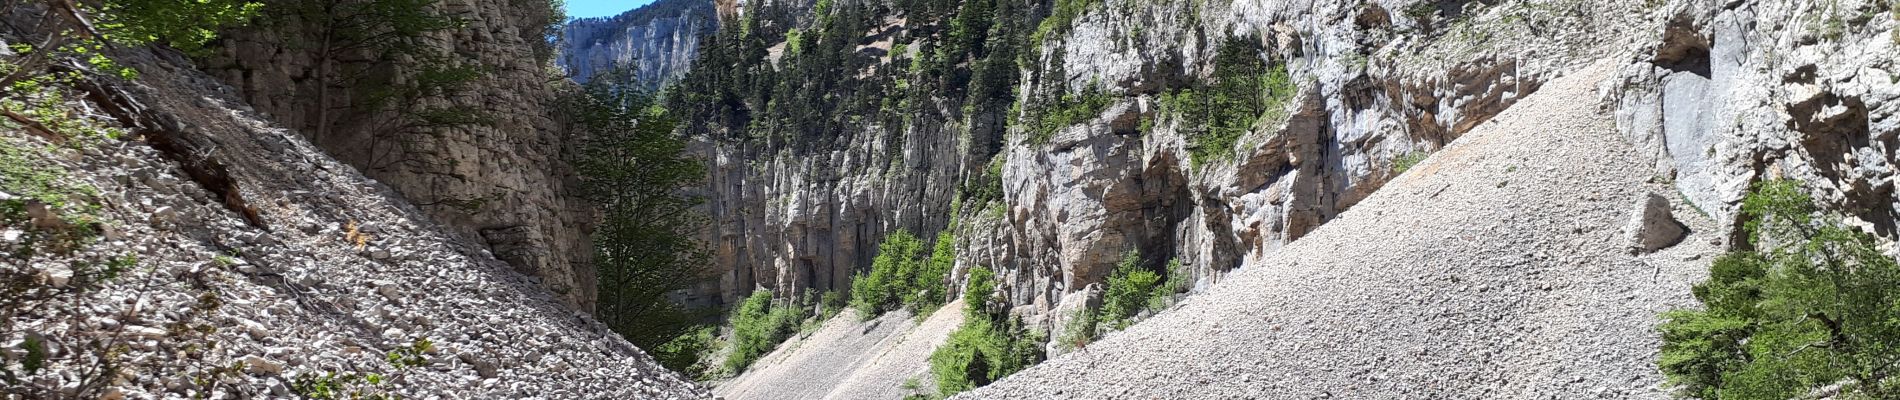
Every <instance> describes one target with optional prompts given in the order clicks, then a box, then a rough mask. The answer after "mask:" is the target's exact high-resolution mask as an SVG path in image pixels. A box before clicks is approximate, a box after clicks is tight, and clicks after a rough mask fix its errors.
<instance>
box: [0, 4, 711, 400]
mask: <svg viewBox="0 0 1900 400" xmlns="http://www.w3.org/2000/svg"><path fill="white" fill-rule="evenodd" d="M38 4H40V3H28V4H27V5H22V6H20V7H10V8H7V9H6V10H5V11H4V12H0V20H5V21H7V23H8V24H9V25H13V26H34V24H33V23H32V22H33V21H51V20H54V19H57V18H61V17H59V16H57V15H55V14H51V13H47V12H44V11H40V10H37V9H39V6H38ZM35 29H40V28H35ZM32 35H33V33H32V31H27V32H25V33H22V32H18V31H9V32H6V33H4V34H0V49H18V48H20V47H13V46H11V45H19V44H22V43H44V42H45V41H44V40H43V39H41V38H40V37H38V36H32ZM104 55H105V56H107V57H111V58H112V59H113V60H115V61H116V62H117V63H118V64H119V65H123V66H127V67H130V68H135V69H136V70H138V71H139V72H140V73H139V74H138V77H137V78H136V79H129V80H126V79H120V78H119V77H117V76H116V75H108V74H94V73H77V72H76V73H73V74H72V75H71V76H72V78H67V79H61V80H57V81H48V82H51V84H50V85H45V86H40V87H39V88H35V89H34V90H36V91H44V92H42V93H58V94H59V95H58V96H52V97H37V98H35V97H26V96H24V95H25V94H23V93H8V94H7V105H6V106H4V107H0V108H4V109H5V111H6V113H7V114H9V115H19V114H15V113H16V112H17V111H16V110H20V109H19V108H15V107H19V104H23V103H20V101H31V102H32V103H24V104H32V107H33V109H34V111H33V114H31V115H34V116H35V118H42V119H43V120H45V121H48V122H54V121H57V122H59V123H57V124H50V125H44V126H51V127H55V128H53V130H48V131H44V132H35V131H34V129H39V128H28V127H23V126H20V125H13V124H12V123H8V124H5V125H4V126H0V161H3V162H0V164H3V165H4V169H5V174H0V175H3V176H0V203H3V204H0V205H3V206H4V207H3V208H6V209H7V210H20V209H22V208H24V209H26V210H34V211H29V212H26V213H21V212H17V211H7V212H5V213H3V214H5V215H3V216H0V253H4V254H6V255H5V256H3V257H0V274H4V275H5V276H6V277H7V278H6V280H7V282H9V283H8V289H7V291H6V295H5V296H4V297H5V298H6V300H7V301H6V303H7V304H6V307H5V311H6V313H7V320H6V323H5V327H4V328H0V342H4V343H8V345H7V350H6V354H8V355H7V356H6V357H4V358H5V365H6V369H7V371H8V372H7V374H8V375H9V376H10V379H7V380H6V382H4V383H0V393H4V394H0V397H5V398H108V399H116V398H135V399H143V398H303V397H313V398H314V397H334V396H357V397H383V396H387V397H404V398H426V397H431V396H437V397H451V398H523V397H535V396H547V397H560V398H707V397H710V396H709V394H708V393H706V392H705V391H704V390H703V389H701V388H698V387H696V386H695V384H694V383H693V382H691V381H690V380H687V379H685V378H683V377H680V376H679V375H678V374H675V373H672V372H669V371H666V370H664V369H663V368H661V367H660V366H659V365H658V364H657V363H654V362H653V361H652V359H651V358H649V357H647V356H646V355H645V354H644V353H643V352H641V351H640V349H637V348H635V347H634V346H633V345H631V344H629V343H627V342H626V341H625V340H623V339H621V338H620V337H619V336H618V335H616V334H614V333H613V332H611V331H608V330H607V328H606V327H605V326H604V325H602V324H600V323H598V322H596V321H594V320H593V319H592V318H590V317H588V316H587V315H585V314H582V313H577V312H575V311H574V310H573V309H572V308H570V307H569V306H568V305H566V304H563V299H560V298H557V297H556V296H553V295H550V293H549V292H548V291H547V290H546V289H544V288H543V287H541V285H540V284H537V282H535V281H534V280H533V279H531V278H530V277H528V276H526V275H523V274H520V273H518V272H516V271H515V269H516V268H518V266H510V265H508V264H505V263H503V262H501V261H500V260H498V259H497V256H501V257H506V256H507V254H506V253H502V254H490V253H491V251H492V250H493V249H492V248H490V246H486V245H483V244H482V242H478V241H470V240H467V238H464V237H458V236H459V235H457V233H458V232H462V233H467V230H469V229H471V227H472V226H470V225H456V226H445V225H443V224H438V223H437V222H435V220H436V218H432V217H431V215H430V213H426V212H425V211H424V210H423V209H420V208H419V207H417V206H415V205H413V204H411V203H409V202H407V201H404V200H403V198H402V197H403V196H405V195H406V196H410V197H415V196H417V195H418V193H416V192H410V193H407V194H398V193H397V192H396V191H393V190H391V189H392V187H391V185H386V184H384V183H379V182H378V181H376V180H372V179H370V178H369V177H367V176H365V175H366V174H363V173H359V172H358V171H359V170H361V169H362V168H361V167H352V166H350V165H346V164H344V163H341V162H338V161H337V160H335V159H333V158H331V157H330V156H329V155H328V154H330V153H333V152H335V150H334V149H325V148H321V147H318V146H315V145H314V144H313V143H311V142H310V141H308V140H306V139H305V138H304V137H303V134H302V133H301V132H300V131H296V130H291V129H286V128H285V127H283V126H279V125H276V124H274V123H272V122H270V121H269V120H268V119H264V118H262V117H261V116H260V115H259V113H257V112H256V111H255V110H254V109H253V108H252V107H250V106H248V105H246V104H245V103H244V100H243V99H241V98H239V96H237V94H238V93H239V92H238V91H237V90H234V88H232V87H229V86H225V85H222V84H220V83H218V81H217V79H216V78H213V77H210V76H208V75H206V74H203V73H200V72H199V71H197V70H196V69H195V67H196V66H195V65H193V63H192V62H191V61H190V60H188V59H186V58H185V57H183V56H182V55H179V54H178V53H177V52H176V51H171V50H166V49H148V48H131V47H130V46H122V47H121V48H119V49H114V50H111V51H109V52H106V53H105V54H104ZM24 58H26V57H23V56H22V55H20V54H18V53H14V52H13V51H10V50H0V64H4V65H7V66H9V67H12V66H19V65H22V64H21V60H22V59H24ZM56 61H57V63H59V64H66V63H68V62H71V61H76V60H64V59H56ZM83 63H84V62H83V61H79V64H73V65H83ZM22 71H24V73H26V74H28V75H25V76H34V75H35V74H43V73H47V72H45V70H44V69H41V70H22ZM253 89H254V90H256V89H258V88H253ZM253 95H256V93H253ZM47 117H55V118H60V119H58V120H55V119H50V118H47ZM109 133H110V134H112V135H111V136H108V134H109ZM490 133H493V132H490ZM483 139H488V140H494V139H499V137H493V136H490V137H484V138H483ZM473 143H481V144H484V145H485V146H500V145H509V144H511V143H507V142H498V143H497V142H489V141H487V140H483V141H479V142H473ZM537 145H540V144H537ZM518 147H520V148H529V147H531V146H527V145H519V146H518ZM469 151H474V150H473V149H470V150H469ZM509 151H524V150H520V149H513V150H509ZM490 154H493V153H490ZM502 154H514V153H502ZM350 155H352V156H355V154H350ZM484 165H492V164H484ZM22 167H25V168H28V169H25V170H22V169H21V168H22ZM483 168H492V167H483ZM396 176H398V177H401V176H407V175H396ZM507 176H508V175H498V176H486V177H484V178H489V179H494V178H503V177H507ZM22 178H32V179H35V181H23V180H20V179H22ZM517 179H519V176H517ZM397 182H398V183H403V182H405V181H397ZM411 183H413V182H411ZM494 184H517V185H521V187H529V185H534V184H538V183H529V182H515V183H507V182H494ZM34 185H44V186H43V187H36V186H34ZM21 188H25V189H29V190H20V189H21ZM409 189H411V190H413V189H415V187H409ZM8 192H10V193H8ZM49 203H50V204H54V206H52V208H51V209H50V212H49V211H48V206H47V205H46V204H49ZM60 203H68V204H69V206H67V207H61V206H59V205H58V204H60ZM431 211H439V210H431ZM527 212H528V211H523V212H522V213H524V214H525V213H527ZM54 213H57V214H54ZM21 214H26V215H24V216H23V215H21ZM509 215H520V214H509ZM436 217H437V218H439V217H440V214H437V216H436ZM67 221H74V222H78V223H69V222H67ZM448 222H451V223H466V222H467V221H463V220H449V221H448ZM60 241H69V244H60ZM105 260H111V261H110V262H111V264H109V265H111V267H109V268H102V266H104V265H107V264H101V263H100V262H101V261H105ZM391 356H399V359H398V360H392V359H391V358H390V357H391ZM35 359H38V360H37V361H31V360H35ZM16 365H21V366H24V367H17V366H16Z"/></svg>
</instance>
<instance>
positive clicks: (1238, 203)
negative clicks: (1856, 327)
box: [680, 0, 1900, 327]
mask: <svg viewBox="0 0 1900 400" xmlns="http://www.w3.org/2000/svg"><path fill="white" fill-rule="evenodd" d="M924 3H928V2H924ZM1054 3H1058V4H1069V5H1075V4H1080V6H1079V7H1080V8H1079V11H1076V9H1068V10H1064V9H1058V8H1057V7H1056V5H1057V4H1050V2H1037V1H976V2H962V3H959V4H954V5H952V6H950V8H948V9H935V8H930V7H929V6H927V5H925V6H914V7H916V8H910V9H905V8H903V7H895V8H896V9H882V8H875V7H872V8H867V9H862V10H860V9H858V8H856V7H853V6H851V5H850V4H853V3H851V2H838V3H837V4H835V5H833V6H831V7H830V8H822V7H821V8H819V9H816V10H815V13H814V14H809V15H805V14H800V15H799V16H793V17H776V16H774V15H773V14H772V12H773V8H772V7H757V8H754V9H750V10H748V11H749V12H754V13H755V14H754V15H753V20H757V21H768V22H759V23H758V26H756V27H750V28H749V29H747V30H746V33H745V34H738V33H733V34H722V35H721V36H719V37H718V38H717V39H715V41H714V42H713V44H711V45H708V46H706V48H707V49H708V50H707V51H706V52H705V53H708V54H710V55H708V54H702V57H712V59H717V60H719V61H720V62H721V65H718V66H709V65H708V64H706V62H705V61H703V60H705V59H702V63H701V64H700V65H698V66H696V67H695V72H694V73H691V74H689V75H688V78H687V79H686V81H685V84H686V85H687V86H688V87H689V88H690V87H691V86H692V85H704V86H702V88H701V89H698V90H687V91H686V93H688V97H689V98H688V99H686V100H683V101H682V103H681V105H680V106H681V107H693V108H696V109H697V111H695V112H696V114H694V115H693V116H692V119H693V122H694V123H696V124H698V125H697V126H696V127H695V128H693V129H690V130H689V132H690V133H692V134H695V135H698V136H699V137H701V138H703V139H704V141H705V146H704V148H705V149H706V152H707V154H708V155H709V160H710V162H711V163H712V165H713V175H712V178H711V184H710V186H709V191H710V193H711V198H712V200H713V201H712V204H711V211H712V213H713V216H714V218H715V220H716V222H717V225H716V234H715V235H714V237H715V241H714V243H715V244H716V250H717V255H718V257H717V260H716V261H717V263H718V268H719V270H720V271H721V272H722V275H721V276H722V278H721V281H720V282H719V283H718V284H717V285H709V286H708V287H706V288H704V289H703V290H701V291H699V292H698V294H699V295H700V296H701V299H702V300H703V301H704V302H706V303H720V302H722V301H731V300H733V299H736V298H737V296H743V295H744V294H745V293H746V292H749V291H750V290H751V289H753V288H755V287H758V288H766V289H774V290H777V291H779V292H781V293H801V292H804V291H807V290H839V289H843V288H846V287H848V286H849V283H850V276H851V274H852V273H853V271H861V270H863V269H864V268H866V266H867V265H868V260H869V259H870V258H871V257H872V256H873V254H872V253H874V252H875V249H874V247H875V246H876V244H877V243H878V241H879V240H880V238H881V237H882V236H883V235H884V234H886V233H888V232H891V231H894V230H896V229H909V230H912V231H920V232H923V233H929V232H936V231H939V230H943V229H951V230H953V231H954V232H956V233H957V234H958V235H957V237H958V239H957V240H958V242H959V250H960V252H959V265H960V267H959V270H960V271H961V270H964V269H967V268H969V267H972V266H978V265H981V266H988V267H991V268H993V269H996V270H998V271H999V274H1001V276H1002V277H1003V280H1004V281H1005V282H1007V284H1006V291H1007V292H1008V294H1009V295H1008V297H1009V300H1010V301H1011V302H1012V303H1015V304H1017V305H1025V306H1029V307H1024V308H1022V311H1024V312H1025V313H1026V314H1029V315H1041V314H1049V313H1048V312H1047V311H1049V310H1053V309H1055V308H1056V307H1058V306H1059V304H1057V303H1058V302H1060V301H1061V299H1064V298H1073V297H1074V296H1066V297H1065V295H1067V294H1071V293H1076V292H1080V291H1082V290H1083V289H1084V288H1085V287H1087V286H1088V285H1091V284H1094V283H1098V282H1100V281H1101V280H1102V279H1103V278H1104V276H1105V275H1106V273H1107V271H1108V270H1109V268H1110V267H1111V266H1112V265H1113V264H1114V261H1115V260H1116V259H1117V258H1118V256H1119V255H1120V254H1122V253H1123V252H1125V251H1128V250H1137V249H1138V250H1141V251H1142V253H1143V254H1145V255H1146V256H1147V258H1148V259H1149V260H1150V262H1151V263H1155V264H1156V265H1158V264H1159V263H1160V262H1161V261H1165V260H1168V259H1178V260H1180V261H1182V262H1183V264H1184V265H1185V266H1186V267H1187V268H1186V270H1187V271H1186V272H1187V273H1190V274H1192V275H1193V276H1194V277H1195V278H1196V279H1197V280H1198V282H1199V284H1200V285H1201V286H1203V287H1204V286H1206V285H1208V284H1211V283H1212V282H1214V281H1217V280H1219V279H1220V278H1221V276H1222V274H1223V273H1225V272H1227V271H1230V270H1232V269H1235V268H1241V267H1243V266H1248V268H1271V266H1254V265H1253V264H1255V263H1256V262H1257V261H1258V260H1262V259H1263V257H1266V256H1268V255H1270V254H1272V253H1274V252H1275V251H1276V250H1277V249H1278V248H1279V247H1281V246H1282V245H1284V244H1286V243H1288V242H1290V241H1292V240H1295V239H1298V238H1300V237H1302V236H1303V235H1305V234H1307V233H1309V232H1311V231H1312V230H1313V229H1315V228H1316V227H1318V226H1320V225H1322V224H1324V223H1326V222H1327V221H1329V220H1330V219H1332V218H1334V217H1335V216H1337V215H1339V213H1341V212H1343V211H1345V210H1347V209H1350V208H1351V207H1353V206H1354V205H1355V204H1357V203H1358V202H1359V201H1360V200H1362V199H1364V198H1366V196H1368V195H1370V194H1371V193H1373V192H1374V191H1376V190H1378V189H1379V188H1380V187H1381V186H1383V185H1384V184H1385V183H1386V182H1387V181H1389V180H1391V179H1392V178H1393V177H1395V176H1396V175H1397V174H1398V172H1399V171H1400V169H1401V166H1402V165H1404V164H1409V163H1410V162H1412V161H1410V160H1416V159H1417V158H1419V157H1423V156H1424V155H1425V154H1429V153H1430V152H1432V151H1434V150H1436V149H1438V148H1440V147H1442V146H1444V145H1446V144H1447V143H1449V142H1451V141H1454V140H1457V139H1458V138H1459V137H1460V136H1462V135H1463V134H1464V133H1466V132H1469V131H1471V130H1472V129H1474V128H1475V127H1477V126H1479V125H1481V124H1483V123H1485V122H1486V121H1488V120H1489V119H1490V118H1492V117H1493V116H1495V115H1497V114H1499V113H1501V112H1503V111H1504V110H1506V109H1508V108H1509V107H1511V106H1512V105H1513V104H1515V103H1516V102H1517V101H1518V99H1521V98H1523V97H1525V96H1527V95H1528V94H1530V93H1533V92H1535V91H1537V90H1538V89H1539V88H1540V87H1541V85H1542V84H1543V83H1544V82H1546V81H1548V80H1550V79H1552V78H1553V77H1554V76H1555V75H1557V74H1560V73H1562V71H1565V70H1567V69H1569V68H1572V67H1574V66H1577V65H1581V64H1585V63H1589V62H1593V61H1596V60H1604V59H1609V60H1612V62H1617V63H1620V64H1623V65H1626V66H1625V67H1623V73H1622V76H1623V78H1621V79H1622V80H1623V81H1625V83H1623V84H1621V85H1617V86H1613V87H1604V88H1603V89H1602V91H1601V93H1602V94H1603V95H1604V96H1605V98H1606V99H1609V100H1611V101H1613V104H1614V106H1613V107H1609V108H1608V109H1606V110H1605V111H1604V112H1613V113H1616V114H1617V116H1618V120H1619V123H1620V124H1621V128H1620V129H1622V130H1623V132H1624V133H1625V134H1626V136H1627V137H1629V138H1630V140H1632V141H1634V142H1636V143H1638V144H1639V148H1641V149H1644V151H1647V152H1649V153H1650V155H1651V156H1652V158H1653V159H1654V162H1655V171H1654V173H1655V174H1656V178H1655V179H1656V180H1657V181H1660V182H1669V183H1671V184H1673V185H1674V186H1675V187H1677V188H1678V189H1679V190H1680V191H1681V192H1682V197H1685V198H1686V199H1687V200H1689V201H1691V202H1693V204H1695V205H1697V206H1698V207H1699V208H1700V209H1702V210H1706V211H1707V212H1709V213H1710V214H1712V215H1715V216H1717V217H1718V218H1717V219H1718V220H1725V221H1728V220H1730V219H1729V218H1730V217H1731V216H1733V215H1734V210H1735V209H1736V207H1737V206H1738V204H1737V202H1738V201H1739V199H1740V196H1741V195H1742V193H1743V192H1744V191H1745V189H1746V186H1747V185H1748V184H1749V183H1750V182H1753V181H1757V180H1760V179H1764V178H1768V177H1793V178H1797V179H1801V180H1803V181H1804V182H1809V183H1811V184H1814V185H1816V187H1817V188H1819V189H1820V190H1822V191H1823V192H1825V194H1822V195H1820V197H1822V198H1824V199H1826V200H1828V201H1829V202H1831V203H1832V205H1833V206H1835V207H1838V208H1842V209H1846V210H1852V211H1853V212H1854V213H1855V214H1856V215H1859V216H1860V217H1861V218H1860V219H1861V221H1860V222H1859V223H1860V224H1863V225H1865V226H1866V227H1868V228H1869V229H1870V230H1872V231H1875V232H1878V233H1880V234H1881V235H1883V236H1887V237H1890V238H1891V237H1893V236H1894V232H1893V230H1894V228H1893V226H1892V222H1891V221H1893V219H1894V213H1895V210H1896V207H1897V206H1896V204H1900V198H1897V197H1896V195H1895V192H1894V190H1893V183H1892V176H1893V173H1892V167H1891V165H1892V164H1893V162H1895V156H1894V150H1893V147H1894V144H1893V141H1894V138H1893V136H1894V135H1893V133H1894V132H1895V131H1896V130H1895V128H1896V123H1895V122H1894V121H1890V118H1888V116H1889V115H1890V114H1892V113H1891V110H1889V109H1888V108H1889V107H1890V106H1888V105H1887V104H1888V102H1887V101H1886V100H1888V99H1890V98H1892V97H1893V96H1895V92H1894V90H1895V86H1894V84H1893V83H1892V82H1893V80H1891V79H1884V78H1886V77H1888V76H1887V75H1890V74H1889V73H1888V72H1886V71H1889V70H1890V68H1892V67H1891V63H1892V62H1893V61H1892V59H1891V58H1892V57H1891V56H1890V54H1891V49H1892V48H1893V47H1894V40H1893V39H1892V38H1891V37H1889V35H1890V33H1891V32H1890V30H1891V28H1892V27H1893V25H1894V24H1893V18H1892V15H1895V14H1893V11H1892V10H1890V9H1889V8H1888V7H1889V6H1888V5H1886V4H1883V3H1881V2H1876V1H1842V2H1833V3H1827V4H1825V5H1822V4H1808V2H1798V1H1766V0H1765V1H1747V2H1727V3H1728V4H1717V3H1713V2H1708V1H1690V0H1684V1H1664V2H1657V1H1576V0H1555V1H1495V2H1493V1H1450V0H1446V1H1415V0H1390V1H1368V2H1335V1H1311V0H1295V1H1269V0H1238V1H1231V2H1225V1H1215V2H1193V1H1162V2H1155V1H1134V0H1107V1H1102V2H1054ZM1070 3H1074V4H1070ZM959 13H987V14H980V15H986V16H987V17H984V18H989V19H990V20H991V21H993V23H992V24H991V25H987V28H986V29H987V31H986V32H988V34H987V36H985V35H976V34H974V33H971V32H972V31H967V30H966V31H960V30H958V29H959V28H957V26H958V25H957V24H958V23H965V22H968V21H974V19H959V18H962V17H963V16H961V15H959ZM952 20H955V21H956V22H955V23H952V22H951V21H952ZM774 21H775V22H776V24H774V23H771V22H774ZM856 21H862V22H856ZM1779 21H1805V22H1799V23H1784V22H1779ZM959 35H975V36H974V37H975V39H968V40H965V41H963V42H962V43H953V42H951V41H949V40H946V38H958V37H965V38H967V37H968V36H959ZM1031 38H1040V39H1042V41H1041V42H1034V41H1032V40H1031ZM834 41H835V42H837V43H834ZM1229 41H1237V42H1238V43H1243V44H1245V45H1248V46H1252V47H1253V48H1255V49H1257V50H1256V52H1255V55H1256V57H1258V58H1259V59H1261V60H1264V61H1265V62H1268V63H1270V64H1272V65H1280V66H1284V68H1285V69H1286V70H1287V71H1288V73H1287V75H1288V76H1289V78H1290V79H1291V80H1292V81H1293V84H1294V86H1295V87H1296V88H1297V89H1296V94H1295V95H1293V96H1291V97H1290V98H1289V99H1287V101H1285V102H1284V103H1281V104H1277V106H1279V107H1282V108H1281V109H1279V111H1280V112H1278V113H1272V114H1274V115H1275V116H1276V118H1260V119H1259V120H1258V121H1255V123H1254V124H1253V125H1251V126H1250V127H1248V128H1247V129H1245V132H1244V133H1243V134H1241V135H1239V136H1238V137H1237V138H1234V139H1233V140H1231V142H1230V143H1229V144H1227V146H1226V147H1221V148H1208V147H1207V146H1205V145H1204V143H1207V142H1206V141H1205V140H1204V139H1203V135H1204V132H1205V131H1206V129H1204V127H1205V126H1206V124H1208V121H1207V118H1206V117H1204V116H1197V115H1191V114H1183V113H1179V112H1169V111H1167V107H1168V103H1169V102H1171V101H1177V100H1175V99H1176V98H1177V97H1176V96H1178V93H1180V92H1181V91H1182V90H1183V89H1190V88H1196V87H1199V86H1198V85H1202V84H1204V83H1205V82H1210V81H1218V80H1219V79H1220V77H1219V76H1217V75H1219V74H1218V73H1217V71H1215V70H1214V65H1215V64H1216V62H1215V58H1216V57H1217V56H1218V54H1219V53H1220V51H1221V47H1222V46H1223V45H1224V43H1227V42H1229ZM748 43H758V44H756V45H754V44H748ZM722 46H724V47H730V48H729V49H728V48H723V47H722ZM959 46H961V47H959ZM970 46H974V47H970ZM715 47H721V48H718V49H715ZM755 47H756V48H755ZM946 49H948V50H946ZM955 52H965V53H955ZM946 54H948V56H946ZM959 54H963V55H959ZM998 54H1003V55H1001V56H998ZM946 57H948V58H947V59H948V60H949V61H948V62H945V61H944V60H946ZM959 57H961V58H959ZM995 60H1004V62H1007V63H1008V64H1007V66H1006V67H1001V68H990V67H989V66H988V65H989V64H986V63H989V62H993V61H995ZM820 70H823V71H841V72H836V73H825V72H817V71H820ZM940 71H948V72H940ZM986 79H987V80H986ZM694 80H700V82H694ZM999 82H1000V85H999V84H998V83H999ZM710 86H722V87H729V89H717V90H715V89H708V88H706V87H710ZM996 87H1001V88H1003V89H1002V90H995V88H996ZM1051 88H1054V89H1051ZM865 93H871V94H870V95H866V94H865ZM1068 98H1075V99H1082V98H1100V99H1103V100H1101V102H1100V104H1095V105H1093V106H1090V107H1080V106H1077V107H1068V108H1077V109H1082V110H1083V111H1085V112H1084V113H1082V114H1081V115H1083V116H1084V117H1081V118H1076V119H1074V120H1070V121H1063V122H1061V123H1059V124H1056V126H1053V127H1050V128H1048V129H1047V130H1043V128H1039V127H1036V126H1035V125H1034V121H1035V120H1036V119H1037V118H1040V117H1042V116H1044V115H1048V114H1053V113H1055V112H1056V111H1062V110H1063V109H1064V108H1063V107H1057V106H1050V105H1052V104H1054V105H1063V104H1081V103H1080V102H1073V101H1069V100H1066V99H1068ZM806 105H811V106H815V108H816V109H811V110H807V109H802V108H800V107H804V106H806ZM1078 107H1079V108H1078ZM1197 153H1198V154H1197ZM1205 154H1213V155H1214V156H1212V157H1203V156H1202V155H1205ZM1197 158H1206V160H1197ZM991 187H993V188H995V189H993V190H994V191H995V192H996V194H995V195H988V194H986V193H985V192H986V191H988V190H992V189H986V188H991ZM1729 225H1732V222H1730V223H1728V224H1725V225H1724V226H1723V227H1722V228H1721V229H1723V230H1725V231H1728V232H1733V231H1734V230H1735V227H1733V226H1729ZM1044 326H1045V327H1048V326H1053V325H1044Z"/></svg>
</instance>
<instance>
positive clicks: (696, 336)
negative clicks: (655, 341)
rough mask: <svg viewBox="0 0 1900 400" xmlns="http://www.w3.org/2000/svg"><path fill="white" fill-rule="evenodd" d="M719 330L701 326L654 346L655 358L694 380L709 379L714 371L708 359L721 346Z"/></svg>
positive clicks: (661, 363) (665, 365) (670, 368)
mask: <svg viewBox="0 0 1900 400" xmlns="http://www.w3.org/2000/svg"><path fill="white" fill-rule="evenodd" d="M718 331H719V330H718V328H716V327H713V326H710V325H706V326H700V327H697V328H694V329H693V330H690V331H687V332H686V333H685V334H682V335H680V336H679V337H675V338H673V340H669V341H667V342H666V343H663V344H661V345H660V346H659V347H655V348H653V349H652V351H651V353H652V354H653V358H654V360H656V361H659V363H660V365H661V366H664V367H666V368H667V369H669V370H673V371H678V372H679V373H680V374H683V375H686V377H687V378H692V379H694V380H704V379H708V378H711V377H712V375H713V371H712V365H710V364H708V363H707V362H706V360H707V358H708V357H709V356H711V355H712V353H713V351H714V350H717V349H718V348H719V337H718V336H719V332H718Z"/></svg>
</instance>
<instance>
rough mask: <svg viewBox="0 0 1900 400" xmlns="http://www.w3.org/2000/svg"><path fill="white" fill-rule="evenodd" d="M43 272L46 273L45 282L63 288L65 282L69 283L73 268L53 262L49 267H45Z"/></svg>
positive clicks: (71, 278)
mask: <svg viewBox="0 0 1900 400" xmlns="http://www.w3.org/2000/svg"><path fill="white" fill-rule="evenodd" d="M44 273H45V274H46V284H47V285H48V286H52V287H54V288H64V287H66V284H67V283H71V282H72V280H73V270H72V268H68V267H67V266H66V265H65V264H53V265H52V266H51V267H47V269H46V271H44Z"/></svg>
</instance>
